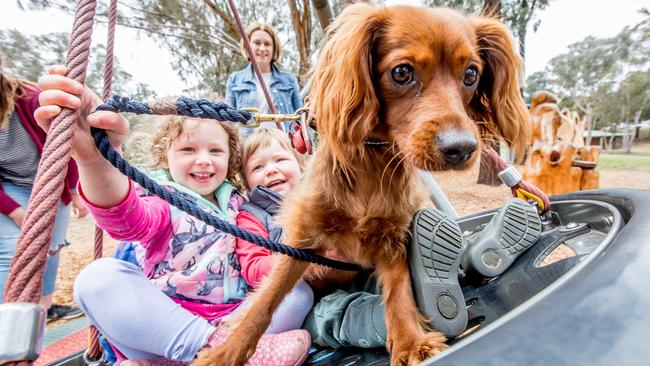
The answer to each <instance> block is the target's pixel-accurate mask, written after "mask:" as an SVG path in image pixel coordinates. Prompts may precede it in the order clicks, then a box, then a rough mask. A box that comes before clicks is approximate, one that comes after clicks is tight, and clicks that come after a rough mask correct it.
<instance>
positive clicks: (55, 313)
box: [47, 304, 84, 322]
mask: <svg viewBox="0 0 650 366" xmlns="http://www.w3.org/2000/svg"><path fill="white" fill-rule="evenodd" d="M82 315H84V313H83V312H82V311H81V309H79V308H78V307H76V306H67V305H57V304H52V306H50V308H49V309H47V321H48V322H51V321H54V320H60V319H65V320H69V319H74V318H78V317H80V316H82Z"/></svg>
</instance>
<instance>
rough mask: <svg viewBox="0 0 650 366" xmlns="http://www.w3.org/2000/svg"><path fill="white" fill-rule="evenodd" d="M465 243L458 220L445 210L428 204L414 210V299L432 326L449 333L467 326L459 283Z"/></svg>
mask: <svg viewBox="0 0 650 366" xmlns="http://www.w3.org/2000/svg"><path fill="white" fill-rule="evenodd" d="M462 244H463V239H462V235H461V232H460V228H459V227H458V224H457V223H456V221H454V220H453V219H452V218H451V217H449V216H447V215H446V214H445V213H443V212H441V211H438V210H434V209H430V208H425V209H423V210H420V211H418V213H416V214H415V217H414V219H413V223H412V227H411V246H410V253H409V266H410V271H411V281H412V283H413V292H414V294H415V300H416V302H417V305H418V307H419V308H420V311H422V313H423V314H424V315H425V316H426V317H427V318H429V319H430V320H431V326H432V327H433V329H435V330H437V331H439V332H441V333H444V334H445V335H446V336H448V337H455V336H457V335H459V334H460V333H462V332H463V331H464V330H465V328H466V327H467V307H466V305H465V297H464V296H463V292H462V290H461V288H460V285H459V284H458V270H459V264H460V259H461V255H460V254H461V248H462Z"/></svg>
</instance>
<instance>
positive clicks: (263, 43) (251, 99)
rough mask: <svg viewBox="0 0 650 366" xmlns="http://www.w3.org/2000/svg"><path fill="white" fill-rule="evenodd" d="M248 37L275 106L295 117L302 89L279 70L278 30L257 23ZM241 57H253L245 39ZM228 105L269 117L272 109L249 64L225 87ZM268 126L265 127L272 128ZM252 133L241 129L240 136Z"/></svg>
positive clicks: (232, 76)
mask: <svg viewBox="0 0 650 366" xmlns="http://www.w3.org/2000/svg"><path fill="white" fill-rule="evenodd" d="M246 34H247V35H248V38H249V39H250V42H251V48H252V50H253V53H254V56H255V61H257V65H258V67H259V69H260V73H261V74H262V77H263V78H264V83H265V84H266V86H267V87H268V89H269V92H270V93H271V96H272V97H273V104H274V105H275V108H276V110H277V111H278V113H283V114H287V113H293V112H295V111H296V109H298V108H300V107H302V105H303V103H302V99H301V98H300V86H299V85H298V80H297V79H296V77H295V76H294V75H293V74H292V73H290V72H287V71H283V70H280V69H279V68H278V66H277V65H276V62H277V61H278V59H279V58H280V39H279V38H278V35H277V33H276V32H275V30H274V29H273V28H272V27H271V26H270V25H266V24H261V23H254V24H252V25H250V26H249V27H248V29H246ZM240 46H241V52H242V55H244V56H245V57H246V58H247V59H248V60H249V61H250V59H251V58H250V56H249V55H248V52H247V50H246V45H245V44H244V42H243V39H242V41H241V43H240ZM226 103H228V104H229V105H230V106H232V107H234V108H238V109H241V108H247V107H257V108H259V109H260V111H261V112H262V113H269V112H270V108H269V106H268V104H267V102H266V98H265V97H264V92H263V91H262V89H261V88H260V87H259V82H258V81H257V78H256V76H255V72H254V71H253V66H252V65H251V64H250V63H249V64H248V66H246V67H245V68H244V69H242V70H239V71H236V72H234V73H232V74H231V75H230V76H229V77H228V81H227V83H226ZM273 126H274V125H273V124H269V123H265V124H262V127H273ZM284 128H285V130H287V129H288V128H289V123H288V122H285V123H284ZM252 132H253V130H252V129H250V128H245V127H240V135H241V136H242V137H246V136H248V135H250V134H251V133H252Z"/></svg>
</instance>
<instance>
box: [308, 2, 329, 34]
mask: <svg viewBox="0 0 650 366" xmlns="http://www.w3.org/2000/svg"><path fill="white" fill-rule="evenodd" d="M311 5H312V6H313V7H314V10H315V11H316V15H317V16H318V23H320V27H321V29H322V30H323V34H324V33H325V30H326V29H327V26H328V25H329V24H330V23H331V22H332V19H334V17H333V16H332V9H331V8H330V3H329V1H328V0H311Z"/></svg>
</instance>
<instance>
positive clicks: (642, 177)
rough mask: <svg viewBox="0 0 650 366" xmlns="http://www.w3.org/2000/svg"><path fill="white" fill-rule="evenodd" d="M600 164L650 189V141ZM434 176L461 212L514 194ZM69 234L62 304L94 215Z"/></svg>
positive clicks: (89, 251)
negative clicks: (69, 243)
mask: <svg viewBox="0 0 650 366" xmlns="http://www.w3.org/2000/svg"><path fill="white" fill-rule="evenodd" d="M599 166H600V168H599V170H600V186H601V188H637V189H650V141H648V142H642V143H637V144H636V145H635V146H634V148H633V150H632V154H629V155H628V154H622V153H619V152H617V151H614V152H613V153H612V154H603V155H601V158H600V162H599ZM434 176H435V178H436V180H437V181H438V183H439V184H440V185H441V187H442V188H443V190H444V191H445V192H446V193H447V195H448V196H449V199H450V200H451V202H452V204H453V205H454V207H455V208H456V210H457V211H458V213H459V215H461V216H464V215H468V214H471V213H475V212H480V211H484V210H487V209H491V208H495V207H499V206H501V205H502V204H503V203H504V202H505V200H507V199H508V197H509V196H510V191H509V189H508V188H506V187H505V186H503V185H502V186H499V187H489V186H485V185H478V184H475V183H474V182H476V177H477V176H478V167H475V168H474V169H472V170H468V171H465V172H442V173H436V174H435V175H434ZM67 238H68V240H69V241H70V242H71V243H72V245H71V246H70V247H68V248H65V249H64V250H62V253H61V262H60V267H59V277H58V280H57V281H58V282H57V291H56V292H55V295H54V300H55V302H56V303H59V304H72V303H73V299H72V285H73V282H74V278H75V277H76V275H77V274H78V273H79V271H81V269H82V268H84V267H85V266H86V265H87V264H88V263H90V261H91V260H92V256H93V242H94V223H93V221H92V219H91V218H90V217H86V218H83V219H74V218H73V219H72V220H71V223H70V226H69V229H68V236H67ZM116 245H117V243H116V242H115V241H114V240H112V239H110V238H108V237H107V236H106V235H105V237H104V255H105V256H110V255H112V253H113V252H114V251H115V247H116ZM57 323H58V322H57ZM55 325H57V324H55V323H53V324H50V325H49V326H48V327H52V326H55Z"/></svg>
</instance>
